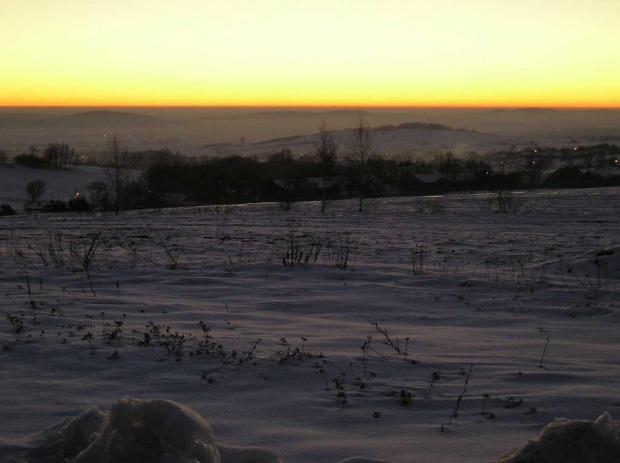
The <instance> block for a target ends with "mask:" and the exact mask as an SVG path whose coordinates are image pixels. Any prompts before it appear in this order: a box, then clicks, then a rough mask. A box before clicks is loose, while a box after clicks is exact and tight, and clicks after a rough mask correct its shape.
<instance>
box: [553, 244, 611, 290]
mask: <svg viewBox="0 0 620 463" xmlns="http://www.w3.org/2000/svg"><path fill="white" fill-rule="evenodd" d="M542 267H543V268H544V269H545V270H546V271H547V272H550V273H554V274H557V275H560V274H563V275H567V276H574V277H577V278H586V279H590V280H592V281H593V282H594V283H596V282H597V280H598V279H610V280H618V279H620V246H607V247H603V248H598V249H595V250H593V251H591V252H588V253H584V254H581V255H578V256H576V257H573V258H570V259H566V260H557V261H553V262H547V263H545V264H543V265H542Z"/></svg>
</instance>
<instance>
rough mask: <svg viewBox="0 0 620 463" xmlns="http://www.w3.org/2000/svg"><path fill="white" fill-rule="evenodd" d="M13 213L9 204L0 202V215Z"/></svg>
mask: <svg viewBox="0 0 620 463" xmlns="http://www.w3.org/2000/svg"><path fill="white" fill-rule="evenodd" d="M4 215H15V210H14V209H13V208H12V207H11V206H10V205H9V204H0V216H4Z"/></svg>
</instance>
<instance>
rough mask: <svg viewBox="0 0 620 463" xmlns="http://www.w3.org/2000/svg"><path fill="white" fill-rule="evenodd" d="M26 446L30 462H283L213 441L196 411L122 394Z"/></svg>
mask: <svg viewBox="0 0 620 463" xmlns="http://www.w3.org/2000/svg"><path fill="white" fill-rule="evenodd" d="M25 447H26V451H25V455H24V457H25V461H28V462H30V463H52V462H54V463H61V462H62V463H130V462H147V461H148V462H150V463H283V462H284V458H283V457H282V456H281V455H280V454H278V453H277V452H275V451H273V450H268V449H263V448H257V447H232V446H224V445H221V446H219V445H217V443H216V441H215V438H214V437H213V434H212V432H211V426H209V424H208V423H207V422H206V421H205V420H204V419H203V418H202V417H201V416H200V415H198V414H197V413H196V412H194V411H193V410H190V409H189V408H186V407H184V406H183V405H180V404H178V403H176V402H172V401H170V400H164V399H154V400H137V399H129V398H125V399H121V400H119V401H118V402H117V403H116V405H114V406H113V407H112V409H111V411H110V413H103V412H101V411H99V410H98V409H97V408H96V407H91V408H89V409H88V410H86V411H84V412H82V413H80V414H79V415H78V416H76V417H74V418H69V419H66V420H63V421H61V422H60V423H58V424H56V425H55V426H53V427H52V428H50V429H48V430H47V431H45V432H44V433H42V434H41V435H40V436H38V437H35V438H34V439H33V440H32V442H31V443H30V445H26V446H25ZM0 453H2V448H0ZM16 461H18V460H16ZM19 461H24V460H19Z"/></svg>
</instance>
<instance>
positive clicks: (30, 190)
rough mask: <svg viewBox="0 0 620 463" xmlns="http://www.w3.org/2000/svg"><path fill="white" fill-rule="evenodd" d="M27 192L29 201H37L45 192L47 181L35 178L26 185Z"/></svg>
mask: <svg viewBox="0 0 620 463" xmlns="http://www.w3.org/2000/svg"><path fill="white" fill-rule="evenodd" d="M26 193H27V194H28V202H29V203H34V202H36V201H37V200H38V199H39V198H40V197H41V196H43V193H45V182H44V181H43V180H33V181H32V182H28V184H27V185H26Z"/></svg>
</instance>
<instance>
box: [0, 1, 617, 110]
mask: <svg viewBox="0 0 620 463" xmlns="http://www.w3.org/2000/svg"><path fill="white" fill-rule="evenodd" d="M618 18H620V1H618V0H589V1H588V2H585V1H583V0H579V1H576V0H518V1H510V2H509V1H505V0H451V1H450V0H425V1H417V0H381V1H377V0H354V1H353V0H227V1H223V0H219V1H212V0H177V1H174V2H171V1H169V0H166V1H161V0H106V1H105V2H104V1H90V0H86V1H85V0H0V44H2V45H1V46H0V106H306V107H307V106H344V107H361V106H364V107H371V106H420V107H424V106H431V107H442V106H447V107H470V106H473V107H476V106H479V107H496V106H497V107H533V106H535V107H556V108H561V107H615V108H618V107H620V79H619V78H618V76H620V46H619V45H618V44H620V27H618V26H617V20H618Z"/></svg>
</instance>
